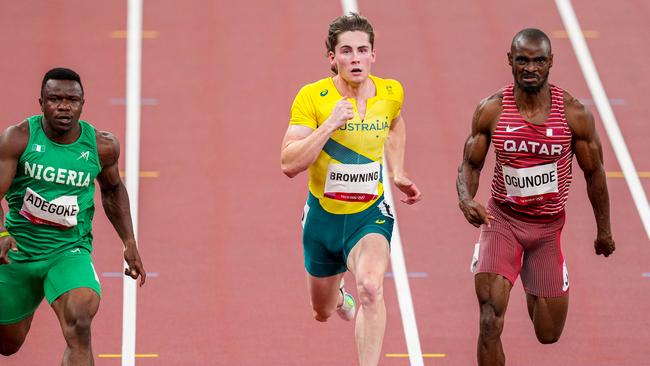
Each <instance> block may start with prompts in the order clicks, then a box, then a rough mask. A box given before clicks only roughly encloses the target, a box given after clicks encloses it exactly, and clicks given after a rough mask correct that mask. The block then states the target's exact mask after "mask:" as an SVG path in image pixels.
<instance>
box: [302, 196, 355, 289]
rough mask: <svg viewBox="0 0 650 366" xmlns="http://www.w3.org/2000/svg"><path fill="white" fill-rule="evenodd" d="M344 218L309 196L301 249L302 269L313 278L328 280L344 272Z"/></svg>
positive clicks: (305, 209)
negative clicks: (325, 208) (325, 278)
mask: <svg viewBox="0 0 650 366" xmlns="http://www.w3.org/2000/svg"><path fill="white" fill-rule="evenodd" d="M344 223H345V221H344V218H343V215H334V214H331V213H329V212H327V211H325V210H324V209H323V208H322V207H321V206H320V203H319V202H318V200H316V199H315V198H314V197H313V196H312V195H310V196H309V199H308V200H307V203H306V204H305V208H304V211H303V219H302V224H303V234H302V246H303V255H304V265H305V269H306V270H307V272H308V273H309V275H311V276H313V277H330V276H334V275H338V274H340V273H343V272H345V271H346V267H345V262H344V259H343V244H344V239H343V232H344Z"/></svg>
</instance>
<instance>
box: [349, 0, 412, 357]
mask: <svg viewBox="0 0 650 366" xmlns="http://www.w3.org/2000/svg"><path fill="white" fill-rule="evenodd" d="M341 6H342V8H343V14H348V13H350V12H355V13H358V12H359V6H358V4H357V1H356V0H341ZM383 164H384V166H388V165H386V157H385V156H384V160H383ZM386 171H387V169H382V177H383V181H384V182H387V184H385V185H384V200H386V202H388V204H389V205H391V206H393V207H395V204H394V201H393V195H392V193H391V187H390V178H389V177H388V173H387V172H386ZM393 211H394V219H395V222H394V224H393V237H392V240H391V243H390V245H391V251H390V263H391V267H392V268H393V276H394V282H395V288H396V291H397V301H398V303H399V309H400V314H401V316H402V326H403V327H404V338H405V340H406V349H407V350H408V357H409V362H410V364H411V366H424V359H423V358H422V348H421V347H420V335H419V333H418V326H417V323H416V321H415V311H414V310H413V299H412V297H411V287H410V285H409V280H408V276H407V272H406V263H405V261H404V251H403V249H402V240H401V238H400V234H399V225H398V223H397V212H395V210H393Z"/></svg>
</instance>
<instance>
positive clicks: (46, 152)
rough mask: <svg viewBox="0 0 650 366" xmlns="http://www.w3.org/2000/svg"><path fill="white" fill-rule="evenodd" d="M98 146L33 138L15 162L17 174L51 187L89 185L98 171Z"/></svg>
mask: <svg viewBox="0 0 650 366" xmlns="http://www.w3.org/2000/svg"><path fill="white" fill-rule="evenodd" d="M100 169H101V168H100V164H99V158H98V155H97V149H96V148H95V146H94V145H93V144H91V143H84V142H79V143H75V144H74V145H73V146H61V145H56V144H52V143H48V141H42V140H41V141H32V143H31V144H30V145H29V146H27V148H26V151H25V153H23V156H22V157H21V159H20V160H19V162H18V167H17V171H16V176H17V177H22V179H24V180H28V181H31V183H30V184H38V185H40V186H44V187H48V188H50V189H57V188H58V189H63V190H69V189H74V188H83V187H88V186H89V185H90V184H92V182H93V181H94V179H95V177H96V176H97V174H99V171H100Z"/></svg>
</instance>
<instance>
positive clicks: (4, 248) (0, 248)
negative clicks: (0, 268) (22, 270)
mask: <svg viewBox="0 0 650 366" xmlns="http://www.w3.org/2000/svg"><path fill="white" fill-rule="evenodd" d="M10 250H11V251H12V252H17V251H18V247H17V246H16V240H14V238H12V237H11V236H5V237H2V238H0V264H9V263H11V261H10V260H9V255H8V254H9V251H10Z"/></svg>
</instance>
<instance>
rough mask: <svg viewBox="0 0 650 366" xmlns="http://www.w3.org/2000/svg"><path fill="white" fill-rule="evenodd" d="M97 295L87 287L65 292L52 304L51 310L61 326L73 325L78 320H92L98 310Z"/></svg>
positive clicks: (98, 300) (98, 299)
mask: <svg viewBox="0 0 650 366" xmlns="http://www.w3.org/2000/svg"><path fill="white" fill-rule="evenodd" d="M99 302H100V298H99V294H97V292H96V291H95V290H93V289H91V288H88V287H78V288H74V289H72V290H69V291H66V292H65V293H63V294H61V296H59V297H58V298H57V299H56V300H54V301H53V302H52V304H51V305H52V309H54V312H55V313H56V316H57V317H58V318H59V322H60V323H61V325H62V326H65V325H70V324H75V323H76V322H77V321H78V320H80V319H92V318H93V317H94V316H95V314H97V310H98V309H99Z"/></svg>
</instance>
